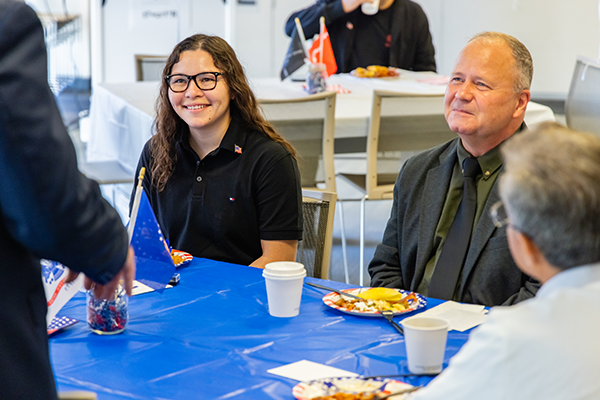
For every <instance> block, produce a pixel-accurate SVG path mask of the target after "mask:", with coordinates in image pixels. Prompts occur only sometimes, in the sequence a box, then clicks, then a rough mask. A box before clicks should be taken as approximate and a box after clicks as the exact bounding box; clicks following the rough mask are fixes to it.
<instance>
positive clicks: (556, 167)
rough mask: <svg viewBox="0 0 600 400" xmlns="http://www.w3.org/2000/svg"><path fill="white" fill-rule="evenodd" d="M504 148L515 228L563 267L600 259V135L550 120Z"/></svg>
mask: <svg viewBox="0 0 600 400" xmlns="http://www.w3.org/2000/svg"><path fill="white" fill-rule="evenodd" d="M501 149H502V154H503V156H504V167H505V170H506V172H505V173H504V174H503V175H502V177H501V178H500V195H501V197H502V199H503V201H504V205H505V207H506V210H507V213H508V214H509V217H510V221H511V224H512V225H513V227H514V228H515V229H517V230H519V231H521V232H522V233H524V234H525V235H527V236H529V237H530V238H531V239H532V240H533V242H534V243H535V244H536V245H537V246H538V248H539V249H540V250H541V252H542V254H544V256H545V257H546V259H547V260H548V262H549V263H550V264H552V265H553V266H555V267H557V268H560V269H567V268H572V267H576V266H580V265H585V264H590V263H595V262H598V261H600V138H598V137H597V136H594V135H592V134H588V133H581V132H576V131H572V130H570V129H568V128H566V127H564V126H562V125H559V124H556V123H546V124H542V125H541V126H539V127H538V128H537V129H536V130H533V131H528V132H527V131H526V132H523V133H518V134H516V135H513V137H512V138H511V139H509V140H507V142H506V143H505V144H504V145H503V147H502V148H501Z"/></svg>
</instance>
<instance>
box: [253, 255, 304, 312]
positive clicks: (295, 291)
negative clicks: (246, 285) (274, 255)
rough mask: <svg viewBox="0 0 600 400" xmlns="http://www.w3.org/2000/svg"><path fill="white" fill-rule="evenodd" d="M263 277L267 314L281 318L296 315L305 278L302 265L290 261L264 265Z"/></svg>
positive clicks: (298, 310)
mask: <svg viewBox="0 0 600 400" xmlns="http://www.w3.org/2000/svg"><path fill="white" fill-rule="evenodd" d="M263 276H264V278H265V283H266V286H267V301H268V302H269V314H271V315H272V316H274V317H283V318H288V317H295V316H296V315H298V314H299V313H300V300H301V299H302V284H303V283H304V277H305V276H306V270H305V269H304V265H302V264H300V263H297V262H292V261H279V262H272V263H269V264H267V265H265V269H264V270H263Z"/></svg>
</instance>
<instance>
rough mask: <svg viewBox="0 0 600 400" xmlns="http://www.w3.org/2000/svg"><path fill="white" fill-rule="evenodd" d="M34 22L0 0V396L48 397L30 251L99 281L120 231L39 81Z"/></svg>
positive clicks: (117, 249)
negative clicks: (82, 170) (81, 170)
mask: <svg viewBox="0 0 600 400" xmlns="http://www.w3.org/2000/svg"><path fill="white" fill-rule="evenodd" d="M46 71H47V64H46V47H45V43H44V34H43V29H42V26H41V24H40V21H39V19H38V18H37V16H36V14H35V12H34V11H33V10H32V9H31V8H30V7H29V6H27V5H25V3H23V2H20V1H13V0H0V398H2V399H44V400H48V399H54V398H56V389H55V387H54V376H53V374H52V370H51V367H50V360H49V356H48V335H47V331H46V310H47V309H46V298H45V294H44V287H43V284H42V276H41V268H40V261H39V258H47V259H51V260H56V261H59V262H61V263H63V264H65V265H66V266H68V267H69V268H71V269H73V270H76V271H83V272H85V273H86V274H87V275H88V276H89V277H91V278H92V279H94V280H96V281H98V282H100V283H106V282H108V281H109V280H110V279H112V278H113V277H114V275H115V274H116V273H117V272H118V271H119V270H120V268H121V267H122V266H123V264H124V262H125V259H126V256H127V249H128V240H127V232H126V231H125V228H124V227H123V224H122V222H121V220H120V217H119V216H118V214H117V213H116V211H115V210H114V209H112V208H111V207H110V206H109V205H108V203H107V202H106V201H104V199H102V197H101V194H100V190H99V188H98V185H97V184H96V183H95V182H92V181H90V180H88V179H86V178H85V177H84V176H83V175H81V174H80V173H79V171H78V169H77V159H76V155H75V150H74V148H73V144H72V142H71V139H70V138H69V135H68V134H67V132H66V130H65V127H64V125H63V121H62V118H61V116H60V113H59V111H58V108H57V105H56V102H55V99H54V95H53V94H52V92H51V91H50V88H49V86H48V82H47V73H46Z"/></svg>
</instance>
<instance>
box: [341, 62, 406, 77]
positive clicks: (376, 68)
mask: <svg viewBox="0 0 600 400" xmlns="http://www.w3.org/2000/svg"><path fill="white" fill-rule="evenodd" d="M350 75H353V76H356V77H357V78H387V77H391V76H399V75H400V72H399V71H398V68H393V67H384V66H381V65H369V66H368V67H367V68H356V69H355V70H354V71H352V72H350Z"/></svg>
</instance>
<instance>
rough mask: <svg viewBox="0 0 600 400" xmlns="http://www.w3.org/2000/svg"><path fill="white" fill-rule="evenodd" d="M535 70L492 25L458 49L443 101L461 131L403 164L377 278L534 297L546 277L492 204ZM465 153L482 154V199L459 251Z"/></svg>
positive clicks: (428, 291)
mask: <svg viewBox="0 0 600 400" xmlns="http://www.w3.org/2000/svg"><path fill="white" fill-rule="evenodd" d="M532 75H533V63H532V60H531V55H530V54H529V51H528V50H527V48H526V47H525V46H524V45H523V44H522V43H521V42H519V41H518V40H517V39H515V38H514V37H512V36H509V35H505V34H501V33H496V32H485V33H482V34H479V35H477V36H476V37H474V38H473V39H471V41H470V42H469V43H468V44H467V46H466V47H465V48H464V49H463V50H462V51H461V53H460V55H459V56H458V59H457V62H456V65H455V67H454V71H453V72H452V75H451V78H450V82H449V84H448V88H447V90H446V96H445V100H444V102H445V116H446V121H447V122H448V125H449V127H450V129H452V130H453V131H454V132H456V133H457V134H458V138H456V139H454V140H452V141H450V142H448V143H445V144H443V145H441V146H438V147H436V148H433V149H431V150H428V151H425V152H423V153H421V154H419V155H417V156H415V157H413V158H411V159H409V160H408V161H407V162H406V164H405V165H404V166H403V167H402V170H401V171H400V174H399V176H398V180H397V181H396V185H395V188H394V203H393V208H392V213H391V216H390V219H389V221H388V224H387V227H386V230H385V233H384V237H383V240H382V243H381V244H380V245H379V246H377V249H376V251H375V255H374V258H373V260H372V261H371V263H370V265H369V273H370V275H371V285H372V286H387V287H395V288H401V289H406V290H412V291H418V292H420V293H422V294H425V295H429V296H431V297H439V298H444V299H447V300H457V301H461V302H467V303H475V304H484V305H487V306H495V305H501V304H513V303H516V302H519V301H521V300H524V299H527V298H530V297H533V296H534V295H535V293H536V291H537V289H538V287H539V283H538V282H537V281H535V280H533V279H532V278H530V277H529V276H527V275H525V274H524V273H522V272H521V271H520V270H519V269H518V268H517V266H516V265H515V263H514V261H513V259H512V257H511V255H510V252H509V249H508V243H507V240H506V229H505V228H504V227H502V228H496V227H495V226H494V224H493V223H492V221H491V219H490V217H489V209H490V207H491V206H492V205H493V204H494V203H495V202H496V201H498V200H499V198H500V197H499V194H498V186H497V179H498V176H499V175H501V174H502V157H501V155H500V151H499V147H500V145H501V144H502V142H504V141H505V140H506V139H508V138H509V137H510V136H512V135H513V134H515V133H516V132H518V131H520V130H521V129H523V128H524V123H523V119H524V117H525V110H526V107H527V104H528V102H529V99H530V97H531V94H530V91H529V88H530V85H531V79H532ZM466 159H469V162H470V161H472V160H476V162H475V163H474V164H475V165H476V167H475V168H476V171H475V172H474V174H473V178H469V179H472V180H473V181H474V184H475V187H474V188H473V190H474V191H475V192H476V202H475V203H474V206H473V208H475V209H474V211H473V217H472V218H471V220H470V221H469V222H468V225H469V226H468V228H467V230H466V232H465V231H464V229H463V230H462V231H461V232H462V233H460V234H459V235H456V234H454V236H455V237H457V236H459V237H460V236H462V237H463V238H464V237H466V241H465V243H466V248H465V250H464V252H463V254H462V255H458V256H457V255H455V254H452V253H453V252H454V253H456V251H455V250H456V249H455V247H457V246H458V245H456V244H455V243H456V242H455V241H454V238H453V239H450V238H451V237H452V236H453V235H452V231H453V229H454V228H455V227H454V225H456V224H457V223H458V222H457V221H459V220H461V217H457V216H462V215H463V211H461V208H462V204H461V203H462V202H463V200H462V197H463V191H465V192H466V189H464V190H463V187H465V188H466V186H463V184H464V183H465V181H466V179H467V178H466V175H465V177H463V167H464V165H466V164H463V161H464V160H466ZM459 207H460V208H459ZM463 224H464V223H463ZM454 233H456V231H455V232H454ZM469 238H470V240H469ZM448 243H450V244H448ZM448 260H450V261H448ZM455 261H456V262H455ZM453 262H454V263H455V264H457V269H455V270H454V272H453V275H452V274H450V275H451V276H452V278H448V276H449V275H445V274H444V273H445V272H444V270H445V268H447V267H446V265H447V264H448V263H453ZM441 292H445V293H446V295H439V293H441Z"/></svg>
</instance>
